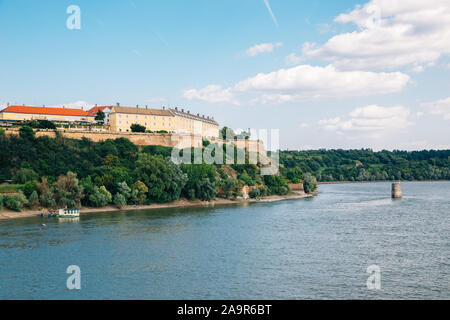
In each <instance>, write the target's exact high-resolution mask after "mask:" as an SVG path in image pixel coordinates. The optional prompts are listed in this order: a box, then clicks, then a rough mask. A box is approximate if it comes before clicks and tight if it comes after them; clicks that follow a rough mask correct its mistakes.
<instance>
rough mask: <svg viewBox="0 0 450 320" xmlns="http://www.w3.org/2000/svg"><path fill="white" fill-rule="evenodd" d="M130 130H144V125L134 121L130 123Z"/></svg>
mask: <svg viewBox="0 0 450 320" xmlns="http://www.w3.org/2000/svg"><path fill="white" fill-rule="evenodd" d="M130 128H131V132H145V127H144V126H141V125H140V124H139V123H134V124H132V125H131V127H130Z"/></svg>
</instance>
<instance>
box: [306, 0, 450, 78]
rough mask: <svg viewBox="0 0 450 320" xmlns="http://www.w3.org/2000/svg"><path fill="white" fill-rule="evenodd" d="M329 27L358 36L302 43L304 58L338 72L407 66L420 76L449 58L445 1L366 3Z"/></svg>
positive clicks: (449, 9) (448, 4)
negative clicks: (330, 65)
mask: <svg viewBox="0 0 450 320" xmlns="http://www.w3.org/2000/svg"><path fill="white" fill-rule="evenodd" d="M335 22H339V23H344V24H347V23H353V24H355V25H356V26H357V27H358V30H356V31H353V32H348V33H342V34H339V35H336V36H334V37H332V38H330V39H329V40H328V41H327V42H326V43H325V44H323V45H317V44H316V43H305V44H304V47H303V56H304V57H305V58H313V59H323V60H325V61H328V62H331V63H333V64H334V65H335V66H337V67H339V68H340V69H343V70H374V69H394V68H399V67H404V66H411V67H412V68H413V70H414V71H416V72H420V71H423V66H424V65H428V64H430V63H432V64H433V63H435V62H436V61H437V60H438V59H439V58H440V57H441V56H442V55H445V54H449V53H450V1H448V0H428V1H423V0H396V1H392V0H371V1H370V2H368V3H366V4H365V5H363V6H361V5H357V6H356V8H355V9H354V10H353V11H351V12H350V13H345V14H341V15H339V16H338V17H337V18H336V19H335Z"/></svg>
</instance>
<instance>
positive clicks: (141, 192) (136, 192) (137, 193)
mask: <svg viewBox="0 0 450 320" xmlns="http://www.w3.org/2000/svg"><path fill="white" fill-rule="evenodd" d="M147 193H148V188H147V186H146V185H145V183H143V182H142V181H139V180H138V181H136V182H135V183H134V184H133V187H132V200H133V202H134V203H136V204H137V203H144V202H145V199H147Z"/></svg>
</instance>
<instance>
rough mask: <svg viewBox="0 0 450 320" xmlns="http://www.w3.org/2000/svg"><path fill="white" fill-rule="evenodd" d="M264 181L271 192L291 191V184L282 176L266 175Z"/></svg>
mask: <svg viewBox="0 0 450 320" xmlns="http://www.w3.org/2000/svg"><path fill="white" fill-rule="evenodd" d="M264 183H265V185H266V186H267V187H268V188H269V190H270V193H271V194H278V195H285V194H287V193H288V192H289V186H288V185H287V183H286V181H285V180H284V179H283V177H281V176H264Z"/></svg>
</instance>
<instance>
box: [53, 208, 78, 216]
mask: <svg viewBox="0 0 450 320" xmlns="http://www.w3.org/2000/svg"><path fill="white" fill-rule="evenodd" d="M79 216H80V209H59V210H58V218H78V217H79Z"/></svg>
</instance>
